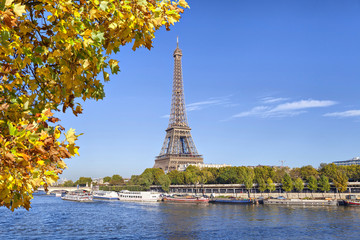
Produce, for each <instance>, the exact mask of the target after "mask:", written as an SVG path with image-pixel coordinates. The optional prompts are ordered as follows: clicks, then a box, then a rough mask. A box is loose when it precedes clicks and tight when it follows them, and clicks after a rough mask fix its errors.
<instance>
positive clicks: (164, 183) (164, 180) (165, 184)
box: [159, 174, 171, 192]
mask: <svg viewBox="0 0 360 240" xmlns="http://www.w3.org/2000/svg"><path fill="white" fill-rule="evenodd" d="M159 183H160V185H161V188H162V190H164V191H165V192H169V189H170V188H169V187H170V184H171V180H170V178H169V177H168V176H167V175H165V174H164V175H161V176H160V177H159Z"/></svg>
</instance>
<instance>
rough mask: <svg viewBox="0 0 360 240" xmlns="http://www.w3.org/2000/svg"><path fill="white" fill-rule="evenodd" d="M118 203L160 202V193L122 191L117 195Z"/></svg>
mask: <svg viewBox="0 0 360 240" xmlns="http://www.w3.org/2000/svg"><path fill="white" fill-rule="evenodd" d="M118 196H119V200H120V201H130V202H157V201H159V200H160V193H157V192H141V191H128V190H123V191H121V192H119V193H118Z"/></svg>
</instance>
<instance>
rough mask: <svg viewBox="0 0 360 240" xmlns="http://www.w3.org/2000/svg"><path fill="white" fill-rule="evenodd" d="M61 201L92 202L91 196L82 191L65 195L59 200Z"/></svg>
mask: <svg viewBox="0 0 360 240" xmlns="http://www.w3.org/2000/svg"><path fill="white" fill-rule="evenodd" d="M61 199H62V200H67V201H75V202H92V201H93V196H92V195H91V194H90V193H89V192H87V191H84V190H75V191H73V192H69V193H67V194H66V195H65V196H63V197H62V198H61Z"/></svg>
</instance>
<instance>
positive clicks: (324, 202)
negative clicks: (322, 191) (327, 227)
mask: <svg viewBox="0 0 360 240" xmlns="http://www.w3.org/2000/svg"><path fill="white" fill-rule="evenodd" d="M263 204H269V205H270V204H276V205H307V206H337V205H339V203H338V201H337V200H326V199H325V200H316V199H315V200H314V199H265V200H263Z"/></svg>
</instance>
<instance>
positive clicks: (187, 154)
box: [154, 39, 203, 172]
mask: <svg viewBox="0 0 360 240" xmlns="http://www.w3.org/2000/svg"><path fill="white" fill-rule="evenodd" d="M173 56H174V79H173V90H172V99H171V114H170V119H169V126H168V128H167V129H166V136H165V141H164V144H163V146H162V148H161V152H160V154H159V156H157V157H156V159H155V165H154V168H161V169H163V170H164V171H165V172H169V171H172V170H177V169H178V168H179V166H180V165H182V164H188V163H194V164H196V163H203V158H202V156H201V155H199V154H198V152H197V150H196V147H195V144H194V141H193V139H192V137H191V133H190V130H191V128H190V127H189V125H188V122H187V117H186V109H185V99H184V88H183V80H182V70H181V57H182V51H181V49H180V48H179V39H178V40H177V47H176V49H175V51H174V55H173Z"/></svg>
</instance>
